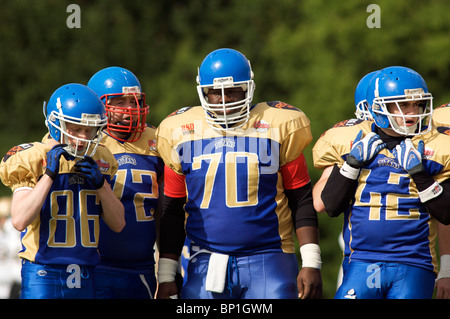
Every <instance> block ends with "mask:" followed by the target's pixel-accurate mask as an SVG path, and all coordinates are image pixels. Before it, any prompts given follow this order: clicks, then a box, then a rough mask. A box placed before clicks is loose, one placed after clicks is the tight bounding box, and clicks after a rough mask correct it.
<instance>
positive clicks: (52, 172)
mask: <svg viewBox="0 0 450 319" xmlns="http://www.w3.org/2000/svg"><path fill="white" fill-rule="evenodd" d="M66 146H67V144H57V145H55V146H53V147H52V149H51V150H50V151H48V152H47V167H46V169H45V174H46V175H48V176H49V177H50V178H51V179H52V180H55V177H56V175H58V173H59V160H60V159H61V155H62V156H64V158H65V159H66V160H68V161H70V160H73V159H75V158H74V157H73V156H71V155H69V153H67V151H66V150H65V149H64V147H66Z"/></svg>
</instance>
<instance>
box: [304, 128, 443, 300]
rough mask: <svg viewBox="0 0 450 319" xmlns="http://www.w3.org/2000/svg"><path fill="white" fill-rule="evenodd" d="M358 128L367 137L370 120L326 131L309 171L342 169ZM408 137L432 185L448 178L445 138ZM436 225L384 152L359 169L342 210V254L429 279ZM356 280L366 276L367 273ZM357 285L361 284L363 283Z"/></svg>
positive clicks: (392, 158)
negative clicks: (420, 151) (421, 149)
mask: <svg viewBox="0 0 450 319" xmlns="http://www.w3.org/2000/svg"><path fill="white" fill-rule="evenodd" d="M360 130H362V131H363V135H367V134H368V133H370V132H372V131H375V130H376V126H375V124H374V122H372V121H361V120H348V121H344V122H342V123H339V124H337V125H336V126H335V127H333V128H331V129H329V130H328V131H326V132H325V133H324V134H323V135H322V136H321V137H320V139H319V140H318V141H317V142H316V144H315V146H314V148H313V159H314V165H315V167H316V168H318V169H324V168H326V167H329V166H333V165H334V164H337V165H338V166H342V165H343V163H344V161H345V160H346V156H347V155H348V153H349V152H350V149H351V146H352V142H353V140H354V139H355V137H356V135H357V134H358V132H359V131H360ZM411 139H412V142H413V144H414V145H415V147H417V144H418V142H419V140H423V141H424V142H425V154H424V159H423V165H424V168H425V171H426V172H427V173H428V174H429V175H430V176H432V177H433V178H434V180H436V181H437V182H442V181H444V180H446V179H448V178H449V177H450V171H449V169H450V150H449V149H448V147H446V145H448V143H449V142H450V137H449V136H448V135H446V134H441V133H439V132H438V131H436V130H433V131H431V132H429V133H426V134H424V135H419V136H414V137H412V138H411ZM436 223H437V222H436V220H435V219H434V218H433V217H432V216H431V215H429V214H428V213H427V210H426V208H425V205H424V204H423V203H422V202H421V201H420V199H419V194H418V190H417V187H416V185H415V183H414V181H413V180H412V178H411V176H410V175H409V174H408V173H407V172H406V170H404V169H403V168H402V167H401V166H400V165H399V164H398V162H397V160H396V159H395V156H394V155H393V153H392V151H391V150H389V149H388V148H384V149H382V150H381V151H380V152H379V153H378V154H377V155H376V156H375V157H374V158H373V159H372V160H371V161H369V162H368V163H366V164H365V165H364V166H363V168H362V169H361V172H360V174H359V177H358V186H357V188H356V192H355V196H354V198H353V200H352V202H351V203H350V205H349V207H348V209H346V210H345V211H344V227H343V238H344V241H345V251H344V255H345V256H346V257H347V258H348V260H349V261H350V263H352V262H354V261H357V262H366V263H379V262H385V263H397V264H402V265H410V266H414V267H417V268H419V269H424V270H426V271H428V272H429V273H431V276H433V275H432V272H436V271H437V263H436V254H435V239H436ZM361 276H366V277H367V276H368V275H367V272H366V271H364V272H363V273H362V275H361ZM361 282H363V283H362V284H363V285H366V281H365V279H361ZM416 282H417V284H418V285H420V283H419V281H418V280H417V281H416ZM431 282H433V280H431ZM416 288H417V287H416ZM431 289H432V287H431ZM410 291H413V290H410ZM431 291H432V290H431ZM404 292H405V290H404ZM345 293H347V291H345V292H344V294H345ZM349 297H352V296H351V294H350V295H349Z"/></svg>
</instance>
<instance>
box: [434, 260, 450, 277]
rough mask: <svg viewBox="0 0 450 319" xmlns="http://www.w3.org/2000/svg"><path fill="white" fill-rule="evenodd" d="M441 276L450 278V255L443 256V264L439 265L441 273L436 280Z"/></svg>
mask: <svg viewBox="0 0 450 319" xmlns="http://www.w3.org/2000/svg"><path fill="white" fill-rule="evenodd" d="M441 278H450V255H442V256H441V265H440V267H439V274H438V276H437V279H436V280H439V279H441Z"/></svg>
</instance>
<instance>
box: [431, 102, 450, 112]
mask: <svg viewBox="0 0 450 319" xmlns="http://www.w3.org/2000/svg"><path fill="white" fill-rule="evenodd" d="M443 107H450V103H445V104H442V105H440V106H438V107H435V108H434V109H435V110H437V109H440V108H443Z"/></svg>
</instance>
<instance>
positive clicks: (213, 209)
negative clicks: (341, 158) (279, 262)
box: [157, 102, 312, 255]
mask: <svg viewBox="0 0 450 319" xmlns="http://www.w3.org/2000/svg"><path fill="white" fill-rule="evenodd" d="M279 106H281V107H284V109H280V108H279ZM157 135H158V151H159V152H160V154H161V156H162V157H163V159H164V161H165V163H166V165H168V166H170V167H171V168H172V169H173V170H174V171H175V172H176V173H178V174H180V175H185V176H186V187H187V194H188V201H187V204H186V207H185V210H186V212H187V213H188V214H189V216H188V218H187V224H186V231H187V234H188V237H189V238H190V239H191V240H193V241H194V242H196V243H197V244H198V245H200V246H202V247H204V248H207V249H209V250H211V251H217V252H222V253H233V254H236V255H239V254H241V255H243V254H252V253H257V252H269V251H272V252H288V253H293V252H294V243H293V239H292V230H293V225H292V219H291V211H290V209H289V207H288V203H287V198H286V196H285V195H284V193H283V180H282V178H281V172H280V167H281V166H283V165H285V164H286V163H289V162H291V161H293V160H295V159H296V158H298V157H299V156H300V155H301V153H302V151H303V150H304V148H305V147H306V146H307V145H308V144H309V143H310V142H311V140H312V135H311V132H310V126H309V120H308V118H307V117H306V115H305V114H304V113H303V112H301V111H300V110H298V109H296V108H293V107H291V106H288V105H287V104H284V103H282V102H271V103H259V104H257V105H255V106H254V108H253V109H252V111H251V117H250V119H249V121H248V123H247V124H246V125H245V126H244V127H243V128H242V130H236V131H229V132H227V134H226V135H224V134H222V133H220V132H217V131H216V130H214V129H212V128H211V127H210V126H209V125H208V124H207V123H206V121H205V120H204V111H203V109H201V108H200V107H194V108H186V109H181V110H179V111H178V112H177V114H176V115H174V116H171V117H168V118H167V119H165V120H164V121H163V122H162V123H161V125H160V126H159V130H158V134H157ZM261 221H265V222H261ZM222 229H226V230H227V231H222ZM256 239H257V240H256Z"/></svg>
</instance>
